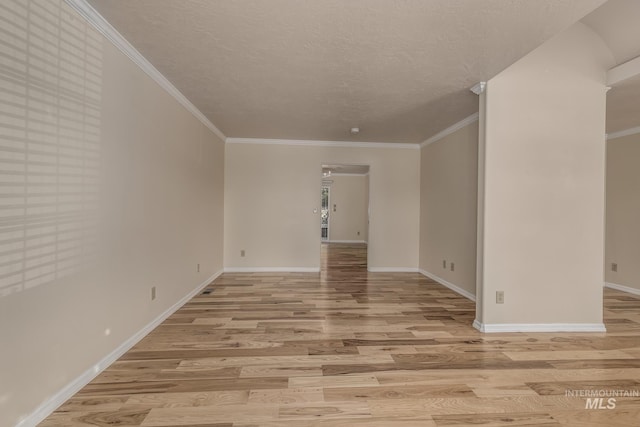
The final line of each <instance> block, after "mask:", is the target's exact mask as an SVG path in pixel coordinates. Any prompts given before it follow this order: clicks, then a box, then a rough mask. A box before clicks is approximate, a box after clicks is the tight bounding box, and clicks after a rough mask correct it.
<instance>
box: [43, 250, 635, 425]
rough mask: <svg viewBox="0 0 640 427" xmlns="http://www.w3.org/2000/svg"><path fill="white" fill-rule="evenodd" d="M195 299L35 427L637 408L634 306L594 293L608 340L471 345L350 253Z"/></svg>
mask: <svg viewBox="0 0 640 427" xmlns="http://www.w3.org/2000/svg"><path fill="white" fill-rule="evenodd" d="M207 291H211V293H209V294H202V295H199V296H197V297H195V298H194V299H193V300H191V301H190V302H189V303H187V304H186V305H185V306H184V307H183V308H181V309H180V310H179V311H178V312H176V313H175V314H174V315H173V316H171V317H170V318H169V319H167V321H165V322H164V323H163V324H162V325H161V326H159V327H158V328H157V329H156V330H154V331H153V332H152V333H151V334H149V335H148V336H147V337H146V338H144V339H143V340H142V341H141V342H140V343H139V344H138V345H136V346H135V347H134V348H133V349H132V350H130V351H129V352H128V353H126V354H125V355H124V356H123V357H122V358H121V359H120V360H118V361H117V362H116V363H114V364H113V365H112V366H111V367H110V368H108V369H107V370H106V371H104V372H103V373H102V374H100V375H99V376H98V377H97V378H96V379H95V380H94V381H93V382H92V383H91V384H89V385H87V386H86V387H85V388H84V389H83V390H81V391H80V392H79V393H78V394H77V395H76V396H74V397H73V398H72V399H70V400H69V401H68V402H67V403H65V404H64V405H63V406H62V407H60V408H59V409H58V410H57V411H56V412H55V413H54V414H52V415H51V416H50V417H49V418H47V419H46V420H45V421H44V422H43V423H42V424H41V425H42V426H87V425H90V426H94V425H97V426H110V425H116V426H138V425H142V426H164V427H168V426H186V425H188V426H198V427H205V426H207V427H214V426H215V427H223V426H225V427H230V426H233V427H250V426H251V427H253V426H270V427H276V426H281V427H299V426H317V427H329V426H356V427H359V426H367V427H383V426H384V427H386V426H391V427H396V426H399V427H414V426H416V427H417V426H419V427H429V426H463V425H473V426H478V425H482V426H507V425H509V426H524V425H526V426H532V425H535V426H557V425H568V426H581V427H583V426H598V427H602V426H637V425H640V397H624V398H622V397H618V398H616V402H615V403H616V407H615V408H614V409H585V404H586V398H585V397H567V396H565V391H566V390H567V389H569V390H619V389H622V390H627V391H632V392H633V391H637V392H638V393H640V299H638V298H636V297H633V296H631V295H628V294H625V293H621V292H617V291H612V290H606V291H605V316H606V326H607V329H608V331H609V332H608V333H607V334H591V333H581V334H541V333H536V334H524V333H511V334H488V335H483V334H480V333H479V332H478V331H476V330H475V329H473V328H472V327H471V326H470V325H471V322H472V321H473V319H474V304H473V303H472V302H470V301H469V300H467V299H465V298H463V297H461V296H459V295H458V294H456V293H454V292H452V291H449V290H448V289H447V288H444V287H443V286H440V285H438V284H436V283H434V282H433V281H431V280H429V279H426V278H425V277H423V276H421V275H419V274H413V273H402V274H399V273H395V274H383V273H367V271H366V249H365V248H364V247H363V246H354V245H352V246H349V245H324V246H323V271H322V273H321V274H319V275H318V274H224V275H223V276H221V277H220V278H219V279H217V280H216V281H215V282H214V283H213V284H212V285H211V286H210V287H208V288H207ZM205 292H206V291H205ZM576 303H579V301H576ZM606 404H607V399H606V398H605V400H604V405H605V406H606Z"/></svg>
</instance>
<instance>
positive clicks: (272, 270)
mask: <svg viewBox="0 0 640 427" xmlns="http://www.w3.org/2000/svg"><path fill="white" fill-rule="evenodd" d="M224 272H225V273H319V272H320V267H225V268H224Z"/></svg>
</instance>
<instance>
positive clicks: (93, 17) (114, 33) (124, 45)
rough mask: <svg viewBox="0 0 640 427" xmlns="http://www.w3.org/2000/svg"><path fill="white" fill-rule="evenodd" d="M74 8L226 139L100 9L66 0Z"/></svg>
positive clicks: (207, 125) (203, 121)
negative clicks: (99, 11)
mask: <svg viewBox="0 0 640 427" xmlns="http://www.w3.org/2000/svg"><path fill="white" fill-rule="evenodd" d="M64 1H65V3H66V4H67V5H69V6H70V7H71V8H72V9H73V10H75V11H76V12H77V13H78V14H79V15H80V16H82V17H83V18H84V19H85V20H86V21H87V22H88V23H89V24H91V25H92V26H93V27H94V28H95V29H96V30H98V32H99V33H100V34H102V35H103V36H104V37H105V38H106V39H107V40H109V41H110V42H111V43H112V44H113V45H114V46H115V47H117V48H118V49H119V50H120V51H121V52H122V53H124V54H125V56H127V57H128V58H129V59H130V60H131V61H133V63H134V64H136V65H137V66H138V67H140V69H142V71H144V72H145V73H146V74H147V75H148V76H149V77H151V78H152V79H153V80H154V81H155V82H156V83H158V84H159V85H160V87H161V88H163V89H164V90H165V91H167V93H168V94H169V95H171V96H172V97H174V98H175V100H176V101H178V102H179V103H180V104H181V105H182V106H183V107H184V108H185V109H186V110H187V111H188V112H190V113H191V114H193V116H194V117H195V118H196V119H198V120H199V121H200V122H201V123H202V124H203V125H205V126H206V127H207V128H209V130H210V131H211V132H213V133H214V134H216V135H217V136H218V138H220V139H222V141H224V140H225V139H226V136H225V135H224V134H223V133H222V131H221V130H220V129H218V128H217V127H216V126H215V125H214V124H213V123H211V121H210V120H209V119H208V118H207V117H206V116H205V115H204V114H202V112H201V111H200V110H198V108H197V107H196V106H195V105H193V104H192V103H191V101H189V100H188V99H187V97H186V96H184V95H183V94H182V92H180V91H179V90H178V89H177V88H176V87H175V86H174V85H173V84H172V83H171V82H170V81H169V80H168V79H167V78H166V77H165V76H164V75H162V73H161V72H160V71H158V70H157V69H156V67H154V66H153V64H151V62H149V61H148V60H147V59H146V58H145V57H144V56H142V54H141V53H140V52H138V50H137V49H136V48H135V47H133V45H131V43H129V42H128V41H127V39H125V38H124V37H123V36H122V34H120V33H119V32H118V30H116V29H115V28H114V27H113V26H112V25H111V24H110V23H109V22H108V21H107V20H106V19H105V18H104V17H103V16H102V15H100V13H98V11H96V10H95V9H94V8H93V7H92V6H91V5H90V4H89V3H87V1H86V0H64Z"/></svg>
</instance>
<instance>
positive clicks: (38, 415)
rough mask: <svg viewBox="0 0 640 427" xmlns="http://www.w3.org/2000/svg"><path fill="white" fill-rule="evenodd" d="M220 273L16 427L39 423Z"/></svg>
mask: <svg viewBox="0 0 640 427" xmlns="http://www.w3.org/2000/svg"><path fill="white" fill-rule="evenodd" d="M221 274H222V270H220V271H218V272H216V273H215V274H213V275H212V276H211V277H209V278H208V279H206V280H205V281H204V282H202V283H201V284H199V285H198V286H197V287H196V288H195V289H193V290H192V291H190V292H189V293H188V294H187V295H185V296H184V297H182V298H181V299H180V300H179V301H178V302H176V303H175V304H173V305H172V306H171V307H169V308H168V309H166V310H165V311H164V312H162V313H160V314H159V315H158V316H157V317H156V318H155V319H153V320H152V321H151V322H149V323H147V324H146V325H145V326H144V327H143V328H142V329H140V330H139V331H138V332H136V333H135V334H133V335H132V336H131V337H129V338H128V339H127V340H125V341H124V342H123V343H122V344H120V345H119V346H118V347H116V349H114V350H113V351H112V352H111V353H109V354H107V355H106V356H105V357H103V358H102V359H101V360H100V361H98V362H97V363H96V364H95V365H94V366H93V367H91V368H89V369H87V370H86V371H84V372H83V373H82V374H80V376H78V377H77V378H76V379H74V380H72V381H71V382H70V383H68V384H67V385H66V386H64V387H63V388H61V389H60V390H59V391H58V392H57V393H55V394H54V395H53V396H51V397H50V398H48V399H47V400H46V401H45V402H44V403H42V404H41V405H40V406H38V407H37V408H36V409H35V410H34V411H33V412H32V413H31V414H29V415H28V416H27V417H25V418H24V419H22V421H20V422H19V423H18V424H17V426H16V427H35V426H36V425H38V424H39V423H41V422H42V421H43V420H44V419H45V418H47V417H48V416H49V415H51V414H52V413H53V411H55V410H56V409H57V408H58V407H59V406H60V405H62V404H63V403H64V402H66V401H67V400H69V398H71V397H72V396H73V395H74V394H76V393H77V392H78V391H80V389H81V388H82V387H84V386H85V385H87V384H89V383H90V382H91V381H92V380H93V379H94V378H95V377H97V376H98V374H100V373H101V372H102V371H104V370H105V369H106V368H107V367H109V365H111V364H112V363H113V362H115V361H116V360H118V359H119V358H120V356H122V355H123V354H124V353H126V352H127V351H129V349H131V348H132V347H133V346H134V345H136V344H137V343H138V341H140V340H141V339H142V338H144V337H145V336H146V335H147V334H148V333H149V332H151V331H152V330H153V329H155V328H156V327H157V326H158V325H160V324H161V323H162V322H163V321H164V320H165V319H166V318H167V317H169V316H171V315H172V314H173V313H175V312H176V311H177V310H178V309H179V308H180V307H182V306H183V305H184V304H185V303H187V302H188V301H189V300H190V299H191V298H193V297H194V296H196V295H198V294H199V293H200V291H201V290H202V289H204V288H205V287H206V286H208V285H209V284H211V282H213V281H214V280H216V279H217V278H218V277H219V276H220V275H221Z"/></svg>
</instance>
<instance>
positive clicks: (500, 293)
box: [496, 291, 504, 304]
mask: <svg viewBox="0 0 640 427" xmlns="http://www.w3.org/2000/svg"><path fill="white" fill-rule="evenodd" d="M496 304H504V291H496Z"/></svg>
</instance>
